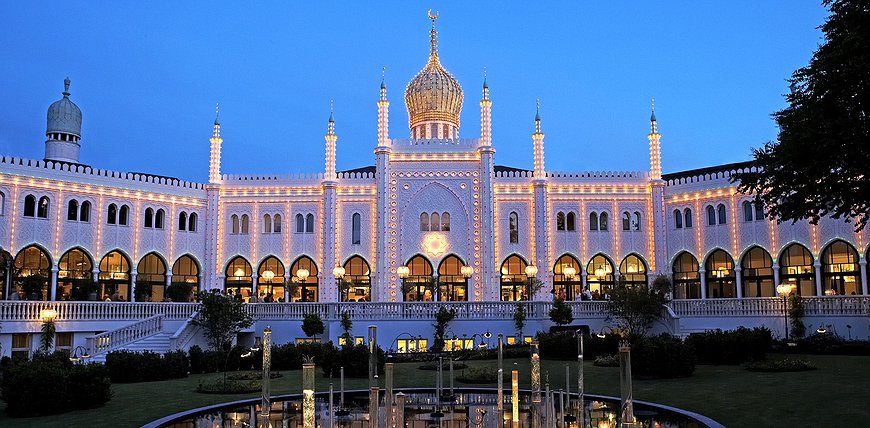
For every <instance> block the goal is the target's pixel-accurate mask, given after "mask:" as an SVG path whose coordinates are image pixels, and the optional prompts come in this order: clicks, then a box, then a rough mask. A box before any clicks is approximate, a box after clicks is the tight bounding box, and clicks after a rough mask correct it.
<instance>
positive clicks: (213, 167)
mask: <svg viewBox="0 0 870 428" xmlns="http://www.w3.org/2000/svg"><path fill="white" fill-rule="evenodd" d="M214 110H215V113H214V129H213V130H212V133H211V138H209V141H211V155H210V156H209V160H208V182H209V183H211V184H217V183H220V181H221V144H222V143H223V142H224V139H223V138H221V121H220V112H221V106H220V103H218V104H216V105H215V108H214Z"/></svg>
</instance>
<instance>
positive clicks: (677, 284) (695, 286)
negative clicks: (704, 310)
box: [673, 251, 701, 299]
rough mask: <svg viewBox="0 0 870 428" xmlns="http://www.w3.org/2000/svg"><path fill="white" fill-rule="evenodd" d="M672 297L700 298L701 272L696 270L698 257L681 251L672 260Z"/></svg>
mask: <svg viewBox="0 0 870 428" xmlns="http://www.w3.org/2000/svg"><path fill="white" fill-rule="evenodd" d="M673 269H674V298H675V299H700V298H701V274H700V272H699V271H698V259H696V258H695V256H693V255H691V254H689V253H687V252H685V251H684V252H682V253H680V255H679V256H677V258H676V259H675V260H674V266H673Z"/></svg>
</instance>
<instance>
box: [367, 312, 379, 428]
mask: <svg viewBox="0 0 870 428" xmlns="http://www.w3.org/2000/svg"><path fill="white" fill-rule="evenodd" d="M379 394H380V390H379V389H378V327H377V326H374V325H370V326H369V427H371V428H378V411H379V410H380V409H379V407H380V400H379V397H378V395H379Z"/></svg>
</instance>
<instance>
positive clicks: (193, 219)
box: [187, 213, 198, 232]
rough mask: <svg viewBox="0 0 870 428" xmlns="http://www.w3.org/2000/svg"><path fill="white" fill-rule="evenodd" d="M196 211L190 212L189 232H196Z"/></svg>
mask: <svg viewBox="0 0 870 428" xmlns="http://www.w3.org/2000/svg"><path fill="white" fill-rule="evenodd" d="M197 217H198V216H197V215H196V213H190V217H188V218H187V231H188V232H196V220H197Z"/></svg>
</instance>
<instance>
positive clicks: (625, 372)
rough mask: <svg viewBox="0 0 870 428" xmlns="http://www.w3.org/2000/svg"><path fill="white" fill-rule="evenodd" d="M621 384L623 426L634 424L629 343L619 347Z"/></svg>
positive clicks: (623, 343) (625, 342)
mask: <svg viewBox="0 0 870 428" xmlns="http://www.w3.org/2000/svg"><path fill="white" fill-rule="evenodd" d="M619 383H620V389H622V407H621V411H620V414H621V420H622V425H623V426H625V425H633V424H634V408H633V405H632V401H633V399H632V393H631V346H630V345H629V344H628V342H627V341H624V342H622V343H621V344H620V345H619Z"/></svg>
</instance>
